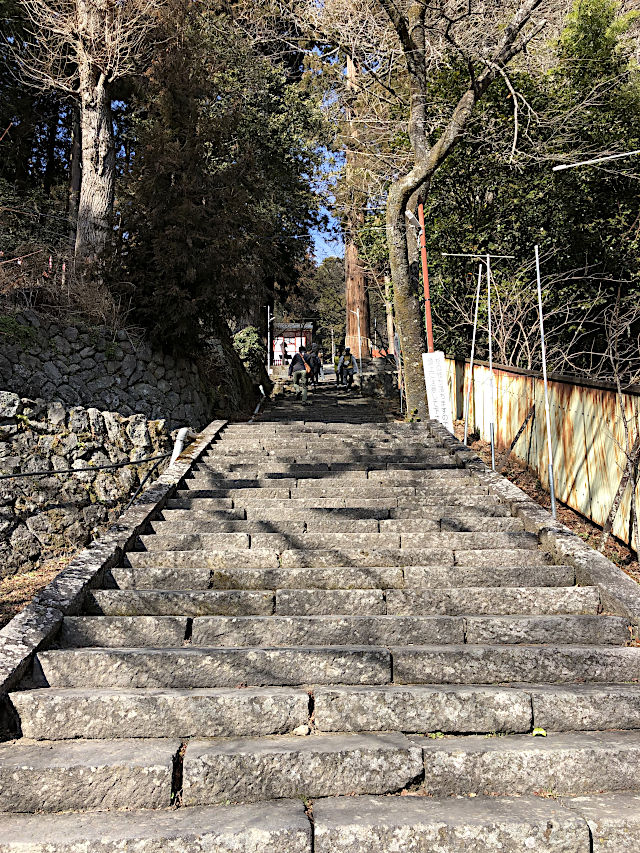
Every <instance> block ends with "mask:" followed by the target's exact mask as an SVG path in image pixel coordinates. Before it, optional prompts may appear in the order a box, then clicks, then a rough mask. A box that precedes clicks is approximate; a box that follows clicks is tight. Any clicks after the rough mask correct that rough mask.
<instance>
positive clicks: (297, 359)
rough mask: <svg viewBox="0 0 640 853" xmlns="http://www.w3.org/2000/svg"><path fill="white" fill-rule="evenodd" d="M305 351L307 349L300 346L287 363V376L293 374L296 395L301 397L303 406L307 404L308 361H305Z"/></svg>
mask: <svg viewBox="0 0 640 853" xmlns="http://www.w3.org/2000/svg"><path fill="white" fill-rule="evenodd" d="M306 352H307V350H306V349H305V348H304V347H300V349H299V350H298V352H297V353H296V354H295V355H294V357H293V358H292V359H291V364H290V365H289V376H293V387H294V388H295V392H296V397H300V396H301V397H302V404H303V406H306V405H307V375H308V371H307V365H308V364H309V362H308V361H307V357H306Z"/></svg>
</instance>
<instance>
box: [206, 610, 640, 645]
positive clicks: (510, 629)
mask: <svg viewBox="0 0 640 853" xmlns="http://www.w3.org/2000/svg"><path fill="white" fill-rule="evenodd" d="M214 618H215V617H214ZM241 618H243V617H241ZM244 618H250V617H244ZM266 618H269V617H266ZM387 618H388V617H387ZM464 624H465V641H466V642H467V643H468V644H470V645H485V646H488V645H510V644H519V645H522V644H527V645H536V644H551V643H553V644H566V645H577V646H587V645H589V644H593V645H595V646H607V645H613V646H625V645H628V643H629V642H630V641H631V639H632V635H631V626H630V624H629V620H628V619H626V618H624V617H621V616H538V615H535V616H465V619H464Z"/></svg>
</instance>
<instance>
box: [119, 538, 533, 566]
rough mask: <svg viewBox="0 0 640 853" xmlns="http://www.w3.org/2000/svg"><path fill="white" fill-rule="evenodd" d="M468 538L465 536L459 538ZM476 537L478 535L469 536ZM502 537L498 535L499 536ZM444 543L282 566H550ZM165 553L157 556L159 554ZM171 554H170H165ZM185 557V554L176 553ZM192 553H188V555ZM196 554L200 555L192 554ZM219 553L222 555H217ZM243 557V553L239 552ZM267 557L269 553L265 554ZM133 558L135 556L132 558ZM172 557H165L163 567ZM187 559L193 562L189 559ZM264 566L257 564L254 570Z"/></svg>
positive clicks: (287, 560)
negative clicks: (458, 547) (454, 547)
mask: <svg viewBox="0 0 640 853" xmlns="http://www.w3.org/2000/svg"><path fill="white" fill-rule="evenodd" d="M458 535H465V534H458ZM469 535H475V534H469ZM497 535H499V534H497ZM442 538H443V539H444V540H445V542H446V545H445V543H443V545H442V546H441V547H436V548H395V549H394V548H378V549H377V550H376V551H370V550H369V549H360V550H356V549H347V548H344V549H334V550H321V549H317V550H313V551H306V550H296V549H294V548H291V549H288V550H286V551H282V552H281V553H280V564H281V566H283V568H302V567H318V568H321V567H323V566H354V567H373V566H407V567H411V566H423V567H424V566H429V565H439V566H446V565H451V566H453V565H455V566H456V567H458V566H482V565H487V566H494V565H495V566H499V565H501V564H504V565H520V566H522V568H523V574H524V570H526V569H527V568H528V567H529V566H539V565H544V564H545V563H546V562H548V560H549V557H548V555H547V554H545V553H544V552H542V551H534V550H527V549H524V548H523V549H517V548H504V549H502V550H493V549H489V548H487V549H483V550H464V549H460V550H455V551H452V550H449V547H447V546H448V545H449V542H448V537H442ZM160 553H163V552H158V554H160ZM164 553H166V554H169V553H171V552H164ZM174 553H183V554H185V552H174ZM186 553H189V552H186ZM191 553H192V554H195V553H197V552H191ZM209 553H210V554H211V555H213V556H212V557H211V559H212V562H213V561H215V560H216V552H209ZM218 553H220V552H218ZM238 553H239V554H241V553H242V552H238ZM244 553H245V554H247V555H250V554H252V553H255V554H258V553H260V552H259V551H257V550H256V551H253V550H249V551H246V552H244ZM264 553H265V554H268V553H269V552H264ZM129 556H130V558H131V557H133V556H135V555H133V554H132V555H129ZM139 556H143V557H149V558H152V557H153V556H154V555H153V554H142V555H139ZM166 559H169V560H170V559H171V558H170V557H165V556H163V557H162V562H163V563H164V562H165V561H166ZM185 559H189V560H190V559H194V560H195V562H198V560H197V558H196V557H193V558H191V557H189V558H185ZM256 565H257V566H259V565H261V564H260V563H257V561H254V566H256Z"/></svg>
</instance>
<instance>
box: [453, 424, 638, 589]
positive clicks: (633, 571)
mask: <svg viewBox="0 0 640 853" xmlns="http://www.w3.org/2000/svg"><path fill="white" fill-rule="evenodd" d="M454 430H455V434H456V437H457V438H459V439H460V441H462V439H463V437H464V424H463V422H462V421H457V422H456V423H455V425H454ZM469 446H470V447H471V448H472V450H475V451H476V453H477V454H478V456H480V457H481V459H482V461H483V462H485V463H486V464H488V465H490V464H491V447H490V445H489V443H488V442H486V441H473V442H471V443H470V445H469ZM503 458H504V457H503V454H501V453H497V454H496V465H497V464H499V462H500V461H502V460H503ZM503 465H504V467H503V469H502V471H501V472H500V473H502V474H503V475H504V476H505V477H506V478H507V479H508V480H511V482H512V483H515V485H516V486H518V487H519V488H520V489H522V491H523V492H526V494H528V495H529V497H530V498H533V500H534V501H536V503H538V504H540V506H543V507H544V508H545V509H548V510H549V511H550V510H551V497H550V495H549V492H547V491H546V490H545V489H544V488H543V487H542V485H541V484H540V481H539V480H538V478H537V476H536V475H535V474H534V473H533V472H532V471H531V470H529V469H528V468H527V467H526V465H525V464H524V463H523V462H521V461H520V460H519V459H517V458H516V457H515V456H510V457H509V458H508V459H507V460H506V463H504V462H503ZM556 506H557V513H558V520H559V521H561V522H562V524H564V525H566V526H567V527H568V528H569V529H570V530H572V531H573V532H574V533H575V534H576V535H578V536H579V537H580V538H581V539H583V540H584V541H585V542H586V543H587V544H588V545H591V547H592V548H595V549H596V550H597V548H598V546H599V544H600V537H601V536H602V528H601V527H599V526H598V525H597V524H594V523H593V522H592V521H589V519H587V518H585V517H584V516H583V515H580V513H579V512H576V511H575V510H573V509H571V508H570V507H568V506H565V504H562V503H560V502H558V501H556ZM604 554H605V556H606V557H608V558H609V559H610V560H611V561H612V562H613V563H615V564H616V565H617V566H620V568H621V569H622V570H623V571H624V572H625V573H626V574H627V575H629V577H630V578H633V580H634V581H637V582H638V583H640V565H638V557H637V555H636V553H635V552H634V551H632V550H631V549H630V548H629V547H628V546H627V545H625V544H624V543H623V542H620V541H619V540H618V539H615V538H614V537H613V536H610V537H609V541H608V542H607V545H606V546H605V550H604Z"/></svg>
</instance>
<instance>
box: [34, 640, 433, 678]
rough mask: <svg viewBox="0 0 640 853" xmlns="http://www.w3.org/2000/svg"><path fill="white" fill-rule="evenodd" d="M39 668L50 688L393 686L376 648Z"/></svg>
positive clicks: (78, 658)
mask: <svg viewBox="0 0 640 853" xmlns="http://www.w3.org/2000/svg"><path fill="white" fill-rule="evenodd" d="M436 648H437V647H436ZM37 662H38V665H39V667H40V668H41V671H42V677H43V680H44V681H43V686H44V684H48V685H49V686H50V687H100V688H102V687H110V688H115V687H127V688H129V687H184V688H195V687H238V686H240V685H243V684H247V685H250V686H253V687H272V686H273V687H280V686H287V685H299V684H339V683H343V684H387V683H388V682H389V681H390V680H391V661H390V655H389V652H388V651H387V650H386V649H382V648H377V647H375V646H366V647H365V646H342V647H340V646H333V647H331V648H322V647H318V646H314V647H309V648H303V647H297V648H291V649H285V648H279V649H270V648H266V649H256V648H254V649H250V648H247V649H230V648H209V649H208V648H201V647H198V648H196V647H185V648H182V649H98V648H85V649H61V650H53V651H46V652H38V655H37Z"/></svg>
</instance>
